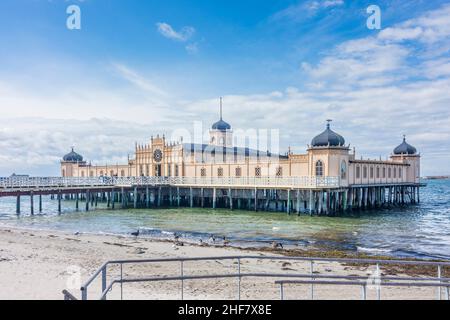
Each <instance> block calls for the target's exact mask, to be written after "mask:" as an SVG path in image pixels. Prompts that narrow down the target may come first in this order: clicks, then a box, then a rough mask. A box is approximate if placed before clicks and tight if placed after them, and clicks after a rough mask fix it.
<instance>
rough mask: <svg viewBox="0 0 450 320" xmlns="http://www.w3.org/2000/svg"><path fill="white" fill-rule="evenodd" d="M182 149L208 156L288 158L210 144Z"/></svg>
mask: <svg viewBox="0 0 450 320" xmlns="http://www.w3.org/2000/svg"><path fill="white" fill-rule="evenodd" d="M183 149H184V150H185V151H186V152H188V153H194V152H195V153H203V154H208V155H216V156H219V155H228V156H231V155H233V156H245V157H258V158H263V157H264V158H268V157H271V158H279V159H288V156H285V155H279V154H274V153H271V152H269V151H260V150H255V149H250V148H241V147H232V148H227V147H221V146H215V145H210V144H197V143H184V144H183Z"/></svg>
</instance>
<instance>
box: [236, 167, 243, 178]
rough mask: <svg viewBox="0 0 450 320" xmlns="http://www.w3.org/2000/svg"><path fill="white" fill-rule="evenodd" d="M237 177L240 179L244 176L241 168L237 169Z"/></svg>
mask: <svg viewBox="0 0 450 320" xmlns="http://www.w3.org/2000/svg"><path fill="white" fill-rule="evenodd" d="M235 171H236V177H240V176H242V169H241V168H236V170H235Z"/></svg>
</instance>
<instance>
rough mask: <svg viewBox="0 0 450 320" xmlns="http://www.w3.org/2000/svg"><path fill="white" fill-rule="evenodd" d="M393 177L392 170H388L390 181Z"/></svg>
mask: <svg viewBox="0 0 450 320" xmlns="http://www.w3.org/2000/svg"><path fill="white" fill-rule="evenodd" d="M391 177H392V169H391V168H389V169H388V178H389V179H390V178H391Z"/></svg>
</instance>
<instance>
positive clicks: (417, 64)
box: [0, 0, 450, 176]
mask: <svg viewBox="0 0 450 320" xmlns="http://www.w3.org/2000/svg"><path fill="white" fill-rule="evenodd" d="M71 5H77V6H78V7H79V8H80V12H81V18H80V21H81V25H80V26H81V29H75V30H71V29H68V28H67V19H68V18H69V17H70V15H71V14H68V13H67V12H66V10H67V8H68V7H69V6H71ZM370 5H378V6H379V8H380V9H381V29H379V30H374V29H369V28H368V27H367V23H366V22H367V19H368V18H369V16H370V14H369V13H367V8H368V7H369V6H370ZM449 17H450V1H438V0H435V1H420V0H411V1H400V0H394V1H374V0H373V1H349V0H307V1H294V0H283V1H281V0H271V1H269V0H265V1H261V0H258V1H256V0H240V1H235V0H226V1H225V0H223V1H222V0H214V1H211V0H178V1H175V0H166V1H155V0H149V1H141V0H127V1H119V0H84V1H80V0H78V1H77V0H67V1H66V0H52V1H50V0H2V1H1V2H0V111H1V117H0V176H9V175H10V174H12V173H21V174H31V175H35V176H48V175H50V176H53V175H58V174H59V161H60V160H61V158H62V156H63V155H64V154H66V153H67V152H69V151H70V147H71V146H75V149H76V151H77V152H79V153H80V154H82V155H83V156H84V157H85V159H87V160H88V161H92V163H93V164H105V163H108V164H116V163H122V162H126V160H127V157H128V155H129V154H133V152H134V146H135V142H138V143H148V141H149V139H150V137H151V136H152V135H156V134H158V133H159V134H165V135H166V136H167V137H169V138H172V139H178V137H179V136H180V135H181V133H183V134H184V132H190V131H192V130H193V128H194V123H195V122H198V121H201V122H202V125H203V129H204V130H205V131H207V130H208V129H209V127H210V126H211V124H212V123H213V122H215V121H217V119H218V110H219V107H218V106H219V97H221V96H222V97H223V104H224V111H223V113H224V120H226V121H227V122H229V123H230V124H231V125H232V126H233V128H234V129H247V128H252V129H256V130H261V129H275V130H279V134H280V148H281V151H287V149H288V148H289V147H291V148H292V150H293V151H294V152H298V153H303V152H305V150H306V148H307V145H308V144H309V143H310V142H311V140H312V138H313V137H314V136H315V135H317V134H319V133H320V132H322V131H323V130H324V128H325V123H326V120H327V119H333V123H332V127H333V129H334V130H335V131H336V132H338V133H340V134H341V135H343V136H344V137H345V139H346V141H347V143H349V144H350V145H351V148H353V147H355V148H356V152H357V156H358V157H360V156H363V157H364V158H377V159H378V158H380V157H382V158H383V159H384V158H386V157H388V156H389V155H390V153H391V152H392V150H393V149H394V148H395V147H396V146H397V145H399V144H400V143H401V142H402V139H403V135H406V136H407V141H408V142H409V143H410V144H412V145H414V146H415V147H416V148H417V149H418V150H419V151H420V153H421V155H422V174H423V175H441V174H450V55H449V53H450V19H449Z"/></svg>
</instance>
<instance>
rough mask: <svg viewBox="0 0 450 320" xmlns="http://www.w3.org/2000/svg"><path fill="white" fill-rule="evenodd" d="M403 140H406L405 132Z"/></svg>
mask: <svg viewBox="0 0 450 320" xmlns="http://www.w3.org/2000/svg"><path fill="white" fill-rule="evenodd" d="M403 142H406V134H404V135H403Z"/></svg>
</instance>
